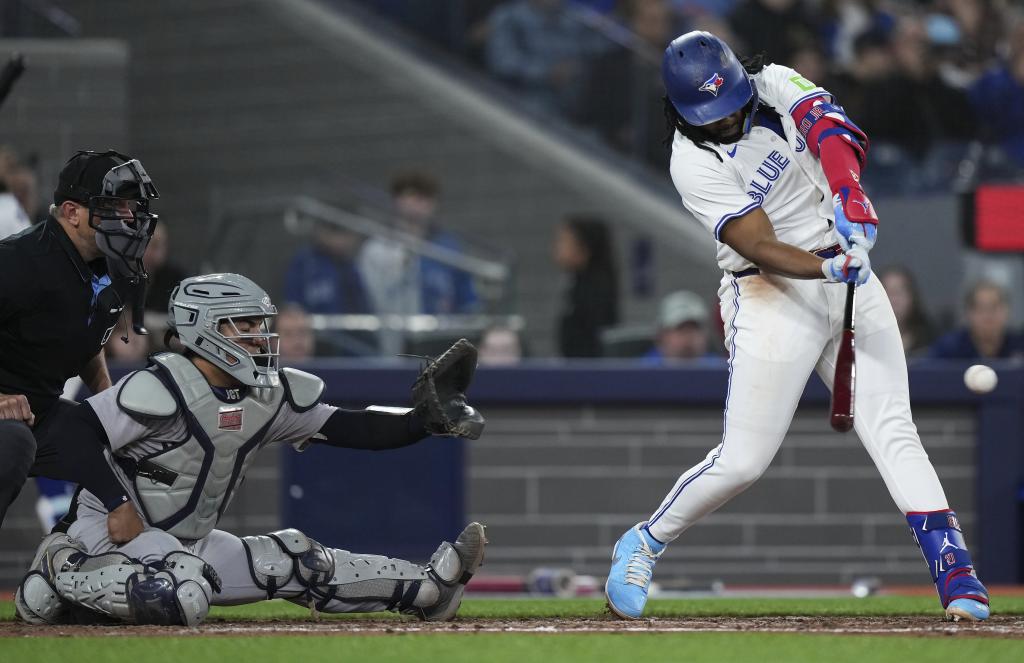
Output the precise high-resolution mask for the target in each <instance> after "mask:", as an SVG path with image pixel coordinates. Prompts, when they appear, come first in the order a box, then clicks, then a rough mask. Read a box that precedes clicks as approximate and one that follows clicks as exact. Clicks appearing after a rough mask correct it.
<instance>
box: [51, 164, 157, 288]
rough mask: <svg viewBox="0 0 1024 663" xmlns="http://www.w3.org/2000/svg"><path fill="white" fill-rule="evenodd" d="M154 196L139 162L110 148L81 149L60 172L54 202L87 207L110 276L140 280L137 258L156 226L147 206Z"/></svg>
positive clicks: (143, 272)
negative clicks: (67, 202)
mask: <svg viewBox="0 0 1024 663" xmlns="http://www.w3.org/2000/svg"><path fill="white" fill-rule="evenodd" d="M159 197H160V194H159V193H157V190H156V186H154V185H153V180H152V179H150V177H149V174H148V173H146V169H145V168H143V167H142V163H141V162H140V161H139V160H138V159H132V158H131V157H129V156H127V155H124V154H121V153H120V152H115V151H113V150H108V151H107V152H90V151H81V152H78V153H76V154H75V155H74V156H73V157H71V158H70V159H68V162H67V163H66V164H65V165H64V168H63V170H61V171H60V177H59V179H58V183H57V189H56V190H55V191H54V193H53V202H54V203H55V204H56V205H60V204H61V203H63V202H64V201H65V200H73V201H75V202H76V203H78V204H80V205H83V206H86V207H88V208H89V225H90V226H91V227H92V228H94V229H95V230H96V246H97V248H99V250H100V251H101V252H103V255H105V256H106V257H107V264H108V265H109V268H110V275H111V277H112V278H116V277H121V278H127V279H129V280H131V281H133V282H140V281H141V280H143V279H145V278H146V270H145V267H143V264H142V255H143V254H144V253H145V252H146V246H147V245H148V244H149V238H150V237H152V236H153V228H154V227H155V226H156V222H157V216H156V214H152V213H150V211H149V202H150V201H151V200H154V199H156V198H159Z"/></svg>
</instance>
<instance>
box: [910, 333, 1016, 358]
mask: <svg viewBox="0 0 1024 663" xmlns="http://www.w3.org/2000/svg"><path fill="white" fill-rule="evenodd" d="M928 356H929V357H934V358H936V359H1009V358H1011V357H1024V334H1018V333H1014V332H1007V334H1006V338H1005V339H1003V347H1002V348H1000V349H999V353H998V354H997V355H996V356H995V357H982V356H981V354H980V353H979V352H978V348H976V347H975V346H974V341H973V340H971V334H970V332H969V331H968V330H967V329H966V328H960V329H957V330H955V331H951V332H949V333H948V334H946V335H944V336H941V337H939V339H938V340H937V341H935V343H934V344H932V348H931V350H930V351H929V353H928Z"/></svg>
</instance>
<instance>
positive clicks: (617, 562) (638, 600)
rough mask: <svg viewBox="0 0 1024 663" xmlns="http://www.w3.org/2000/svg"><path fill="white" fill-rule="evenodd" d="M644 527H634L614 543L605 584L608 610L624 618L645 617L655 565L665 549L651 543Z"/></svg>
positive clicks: (639, 525)
mask: <svg viewBox="0 0 1024 663" xmlns="http://www.w3.org/2000/svg"><path fill="white" fill-rule="evenodd" d="M643 525H644V523H640V524H638V525H635V526H633V527H632V528H630V530H629V531H627V532H626V533H625V534H623V535H622V538H620V539H619V540H618V541H616V542H615V548H614V549H613V550H612V569H611V571H609V572H608V580H607V581H606V582H605V584H604V595H605V597H606V598H607V599H608V607H609V608H610V609H611V611H612V612H614V613H615V614H616V615H618V616H619V617H622V618H623V619H640V616H641V615H643V613H644V606H645V605H647V591H648V589H649V588H650V586H651V576H652V575H653V574H654V564H655V563H656V562H657V561H658V558H659V557H660V556H661V553H662V551H664V549H665V546H664V545H663V544H662V545H658V544H656V543H655V544H653V545H652V544H651V543H650V542H648V539H647V537H646V536H645V535H644V533H643V532H642V531H641V529H640V528H641V527H642V526H643ZM655 548H658V550H655Z"/></svg>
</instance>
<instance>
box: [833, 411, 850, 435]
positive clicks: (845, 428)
mask: <svg viewBox="0 0 1024 663" xmlns="http://www.w3.org/2000/svg"><path fill="white" fill-rule="evenodd" d="M829 423H831V424H832V430H834V431H836V432H839V433H847V432H849V431H850V429H851V428H853V416H852V415H849V414H833V415H832V417H831V419H830V421H829Z"/></svg>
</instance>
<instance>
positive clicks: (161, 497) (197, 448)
mask: <svg viewBox="0 0 1024 663" xmlns="http://www.w3.org/2000/svg"><path fill="white" fill-rule="evenodd" d="M152 361H153V362H154V364H155V367H156V371H155V372H154V371H139V372H138V373H136V374H135V377H133V378H132V379H131V380H129V381H128V382H126V383H125V385H124V386H123V388H122V389H121V393H120V394H118V405H119V406H120V407H121V409H122V410H124V411H125V412H127V413H129V414H135V415H141V416H144V417H166V418H171V417H176V416H178V415H179V413H181V414H182V415H183V416H184V418H185V422H186V425H187V428H188V438H187V439H186V440H185V441H184V442H181V443H178V444H176V445H175V446H173V447H172V448H170V449H164V450H162V451H159V452H157V453H155V454H153V455H150V456H147V457H146V458H144V459H141V460H140V461H138V463H137V471H136V472H135V473H134V476H133V477H132V478H133V481H134V483H135V491H136V494H137V495H138V498H139V501H140V503H141V504H140V505H141V507H142V510H143V513H144V515H145V516H146V519H147V520H148V521H149V522H150V523H151V524H152V525H153V526H154V527H158V528H160V529H162V530H165V531H167V532H168V533H170V534H173V535H174V536H176V537H178V538H181V539H201V538H202V537H204V536H206V535H207V534H209V533H210V531H211V530H212V529H213V528H214V527H215V526H216V524H217V520H218V519H219V518H220V516H221V514H222V513H223V512H224V509H225V508H226V507H227V505H228V503H229V502H230V501H231V497H232V495H233V494H234V492H235V490H236V489H237V488H238V486H239V484H240V482H241V480H242V477H243V476H244V475H245V472H246V470H247V469H248V467H249V464H250V463H251V462H252V459H253V457H254V456H255V452H256V451H258V450H259V448H260V447H261V446H262V445H263V442H264V440H265V438H266V435H267V432H268V430H269V428H270V425H271V423H272V422H273V421H274V418H275V416H276V415H277V413H278V412H279V410H280V409H281V406H282V404H283V401H284V397H285V393H284V391H285V390H284V389H253V390H252V392H251V394H250V395H249V396H246V397H245V398H243V399H242V400H240V401H238V402H236V403H225V402H223V401H221V400H220V399H218V398H217V397H216V396H215V395H214V393H213V391H212V390H211V389H210V386H209V384H208V383H207V382H206V379H205V378H204V377H203V374H202V373H200V372H199V369H197V368H196V367H195V366H193V365H192V362H190V361H189V360H188V359H186V358H185V357H182V356H181V355H178V354H174V353H163V354H158V355H155V356H154V357H153V358H152Z"/></svg>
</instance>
